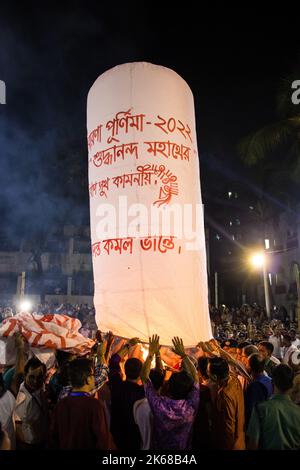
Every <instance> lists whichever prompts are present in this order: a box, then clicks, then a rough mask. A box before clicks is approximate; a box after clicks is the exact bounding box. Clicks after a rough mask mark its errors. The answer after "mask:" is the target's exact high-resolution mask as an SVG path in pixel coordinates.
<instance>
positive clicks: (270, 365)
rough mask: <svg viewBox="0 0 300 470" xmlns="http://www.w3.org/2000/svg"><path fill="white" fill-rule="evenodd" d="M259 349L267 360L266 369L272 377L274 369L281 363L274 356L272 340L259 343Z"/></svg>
mask: <svg viewBox="0 0 300 470" xmlns="http://www.w3.org/2000/svg"><path fill="white" fill-rule="evenodd" d="M258 351H259V354H260V355H261V357H262V358H263V359H264V361H265V365H264V370H265V372H266V373H267V374H268V376H269V377H272V371H273V369H274V368H275V367H276V366H278V364H280V361H279V359H277V358H276V357H275V356H273V355H272V354H273V351H274V346H273V344H272V343H270V341H261V342H260V343H259V344H258Z"/></svg>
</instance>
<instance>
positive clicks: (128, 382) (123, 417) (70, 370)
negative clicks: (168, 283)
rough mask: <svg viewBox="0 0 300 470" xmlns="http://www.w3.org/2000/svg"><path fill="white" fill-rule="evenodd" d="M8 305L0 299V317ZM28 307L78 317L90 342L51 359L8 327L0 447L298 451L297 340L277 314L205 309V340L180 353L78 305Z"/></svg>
mask: <svg viewBox="0 0 300 470" xmlns="http://www.w3.org/2000/svg"><path fill="white" fill-rule="evenodd" d="M16 313H17V309H16V308H15V307H14V306H12V305H10V306H7V305H3V306H2V307H1V308H0V316H1V317H0V321H2V323H0V326H1V324H2V325H3V324H4V323H5V322H7V321H8V320H9V319H10V318H12V317H14V316H15V315H16ZM35 314H38V315H39V316H41V315H45V314H47V315H48V316H49V318H50V319H49V321H50V320H51V315H53V316H55V315H67V316H69V317H72V318H76V319H79V320H80V322H81V325H82V326H81V328H80V330H79V331H80V333H81V334H82V335H83V336H85V335H86V337H88V338H90V339H92V340H93V346H92V348H91V349H90V350H89V351H88V352H85V353H84V354H76V353H74V351H71V350H69V351H68V350H63V349H56V350H55V361H54V363H53V364H52V365H51V367H50V366H49V364H46V363H44V362H43V361H41V360H40V359H39V358H38V357H37V356H35V355H34V354H33V353H32V352H30V348H28V347H27V346H28V345H27V344H26V341H27V340H26V338H25V337H24V335H22V334H21V333H16V334H14V341H15V343H14V344H15V350H16V356H15V362H14V364H10V366H9V367H8V366H7V365H5V364H2V365H0V367H1V374H0V423H1V429H0V448H1V449H3V450H4V449H5V450H9V449H12V450H15V449H16V450H27V449H28V450H33V449H74V450H75V449H85V450H93V449H100V450H116V451H119V452H125V451H136V450H139V449H141V450H149V449H150V450H166V451H167V450H178V451H185V450H192V451H197V450H207V449H211V450H212V449H222V450H246V449H251V450H255V449H278V450H285V449H300V339H299V331H298V329H297V324H295V323H293V322H291V321H290V319H289V318H288V317H287V316H285V315H283V316H281V317H280V315H275V316H277V318H272V319H270V318H268V317H267V316H266V314H265V312H264V309H263V308H261V307H259V306H257V305H254V306H242V307H241V308H232V309H230V308H226V307H225V306H222V307H220V308H218V309H216V308H211V309H210V314H211V321H212V329H213V335H214V338H213V339H212V340H211V341H208V342H206V343H201V342H199V344H198V345H197V346H196V345H195V346H196V347H195V348H194V349H193V350H190V349H188V350H187V349H186V348H185V346H184V344H183V342H182V340H181V339H180V338H178V337H174V338H173V339H172V345H173V346H172V348H171V347H170V348H169V349H167V348H164V347H161V346H160V342H159V341H160V340H159V337H158V336H157V335H156V334H155V332H154V334H153V336H152V337H150V338H149V346H147V345H141V342H140V340H139V338H132V339H129V340H128V341H126V340H122V339H120V338H117V337H115V336H114V334H113V332H105V333H100V332H99V331H98V330H97V326H96V322H95V311H94V309H93V308H91V307H89V306H88V305H77V306H72V305H69V304H62V305H49V304H40V305H39V306H37V307H36V308H35V309H34V315H35ZM0 340H1V338H0Z"/></svg>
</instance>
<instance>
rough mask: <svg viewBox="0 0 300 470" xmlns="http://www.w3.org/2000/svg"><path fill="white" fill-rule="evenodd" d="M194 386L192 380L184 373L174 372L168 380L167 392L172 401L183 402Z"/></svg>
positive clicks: (182, 371) (183, 371)
mask: <svg viewBox="0 0 300 470" xmlns="http://www.w3.org/2000/svg"><path fill="white" fill-rule="evenodd" d="M193 385H194V380H193V378H192V377H191V376H190V375H189V374H188V373H187V372H186V371H185V370H181V371H180V372H174V373H173V374H172V375H171V377H170V379H169V392H170V395H171V398H173V399H174V400H185V399H186V398H187V396H188V394H189V393H190V391H191V390H192V388H193Z"/></svg>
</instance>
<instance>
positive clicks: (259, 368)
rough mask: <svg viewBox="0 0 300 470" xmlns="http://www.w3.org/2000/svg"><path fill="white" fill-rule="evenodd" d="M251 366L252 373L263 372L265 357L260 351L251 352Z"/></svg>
mask: <svg viewBox="0 0 300 470" xmlns="http://www.w3.org/2000/svg"><path fill="white" fill-rule="evenodd" d="M249 367H250V372H251V374H252V375H259V374H263V372H264V368H265V359H264V358H262V357H261V355H260V354H258V353H254V354H251V356H249Z"/></svg>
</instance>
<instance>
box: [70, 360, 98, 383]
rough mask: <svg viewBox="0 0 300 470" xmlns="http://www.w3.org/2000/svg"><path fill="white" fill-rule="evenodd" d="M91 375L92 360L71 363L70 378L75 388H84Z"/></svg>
mask: <svg viewBox="0 0 300 470" xmlns="http://www.w3.org/2000/svg"><path fill="white" fill-rule="evenodd" d="M91 375H93V361H92V359H86V358H78V359H74V361H71V362H70V363H69V377H70V382H71V385H72V387H73V388H81V387H84V385H86V384H87V379H88V377H90V376H91Z"/></svg>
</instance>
